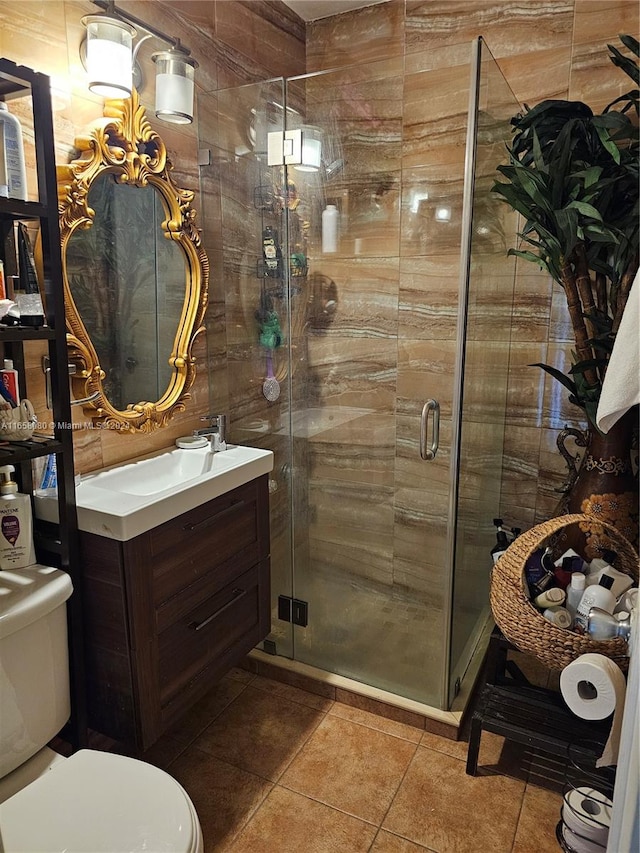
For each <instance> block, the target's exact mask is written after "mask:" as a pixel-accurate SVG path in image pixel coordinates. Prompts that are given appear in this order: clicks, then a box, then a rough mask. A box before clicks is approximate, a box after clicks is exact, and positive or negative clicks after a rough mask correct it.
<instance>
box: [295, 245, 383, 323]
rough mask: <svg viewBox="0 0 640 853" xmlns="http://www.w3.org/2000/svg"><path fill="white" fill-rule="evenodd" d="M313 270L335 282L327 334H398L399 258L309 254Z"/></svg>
mask: <svg viewBox="0 0 640 853" xmlns="http://www.w3.org/2000/svg"><path fill="white" fill-rule="evenodd" d="M311 263H312V266H313V269H314V273H316V274H320V275H323V276H328V277H329V278H330V279H332V280H333V281H334V282H335V285H336V300H337V307H336V310H335V313H334V314H333V315H332V318H331V324H330V325H329V326H328V328H326V329H324V328H323V329H321V331H320V334H322V335H323V336H326V337H329V338H331V337H334V336H337V337H340V338H345V337H346V338H348V337H354V338H394V339H395V337H396V336H397V334H398V277H399V273H398V258H397V257H395V258H376V259H375V260H373V259H369V258H367V259H364V258H362V259H360V258H350V259H336V258H334V256H332V255H325V256H323V257H321V258H318V260H314V259H313V258H311Z"/></svg>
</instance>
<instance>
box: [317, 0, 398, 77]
mask: <svg viewBox="0 0 640 853" xmlns="http://www.w3.org/2000/svg"><path fill="white" fill-rule="evenodd" d="M403 27H404V2H403V0H389V2H387V3H382V4H380V5H379V6H378V7H377V8H376V7H375V6H369V7H365V8H364V9H357V10H355V11H352V12H346V13H343V14H341V15H334V16H333V17H330V18H322V19H320V20H318V21H312V22H310V23H308V24H307V71H308V72H312V71H321V70H323V69H326V68H340V67H342V66H344V65H354V64H359V63H364V62H371V61H374V60H376V59H380V58H381V57H383V56H401V55H402V53H403V49H404V45H403Z"/></svg>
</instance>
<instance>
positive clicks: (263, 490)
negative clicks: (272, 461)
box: [149, 477, 269, 605]
mask: <svg viewBox="0 0 640 853" xmlns="http://www.w3.org/2000/svg"><path fill="white" fill-rule="evenodd" d="M266 501H268V492H267V483H266V477H261V478H259V479H257V480H253V481H252V482H250V483H247V484H246V485H244V486H241V487H240V488H238V489H234V490H233V492H230V493H228V494H225V495H222V496H221V497H219V498H216V499H215V500H212V501H209V502H208V503H206V504H203V505H202V506H199V507H196V508H195V509H193V510H191V511H190V512H186V513H184V514H182V515H179V516H177V517H176V518H174V519H173V520H172V521H169V522H167V523H166V524H163V525H162V527H159V528H156V529H155V530H153V531H151V533H150V534H149V549H150V556H151V560H152V566H153V570H152V571H153V595H154V602H155V604H156V605H159V604H162V602H165V601H167V600H168V599H170V598H172V597H173V596H176V595H178V594H180V593H182V592H183V590H185V589H187V588H188V587H189V586H191V585H192V584H196V586H197V585H198V584H204V585H207V583H213V584H214V586H215V587H216V588H221V587H223V586H224V585H225V584H227V583H229V582H230V581H232V580H233V578H234V577H235V576H236V575H238V574H239V573H241V572H243V571H244V570H246V569H247V568H249V567H250V566H253V565H255V564H256V563H257V562H258V561H259V560H261V559H264V558H265V557H266V556H268V551H269V531H268V528H265V522H264V518H265V516H266V513H265V512H264V507H265V506H266ZM212 572H215V577H214V578H213V579H211V578H210V577H209V578H208V577H207V576H208V575H210V573H212Z"/></svg>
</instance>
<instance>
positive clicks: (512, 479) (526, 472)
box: [501, 425, 541, 524]
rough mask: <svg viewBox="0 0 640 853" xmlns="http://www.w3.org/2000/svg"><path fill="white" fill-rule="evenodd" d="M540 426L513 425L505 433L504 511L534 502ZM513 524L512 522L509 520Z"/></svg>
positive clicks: (503, 461)
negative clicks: (513, 506)
mask: <svg viewBox="0 0 640 853" xmlns="http://www.w3.org/2000/svg"><path fill="white" fill-rule="evenodd" d="M540 438H541V430H540V429H539V427H537V426H513V425H510V426H509V428H508V429H507V430H506V432H505V436H504V456H503V460H502V495H501V500H502V506H503V509H501V513H502V512H503V513H506V514H507V515H508V514H509V509H508V508H509V507H510V506H512V505H515V506H520V507H524V506H531V507H533V506H535V500H536V490H537V478H538V463H539V457H540ZM507 523H508V524H511V522H510V521H509V522H507Z"/></svg>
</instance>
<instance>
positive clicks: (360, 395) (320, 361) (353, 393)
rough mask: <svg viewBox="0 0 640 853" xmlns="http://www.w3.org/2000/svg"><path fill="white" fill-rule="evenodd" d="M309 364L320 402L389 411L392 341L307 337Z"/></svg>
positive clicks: (392, 379)
mask: <svg viewBox="0 0 640 853" xmlns="http://www.w3.org/2000/svg"><path fill="white" fill-rule="evenodd" d="M309 365H310V368H311V370H312V371H313V373H314V374H315V381H316V383H317V387H318V389H319V391H320V400H321V401H322V404H323V405H328V406H354V407H356V408H364V409H370V410H371V411H375V412H391V411H393V408H394V403H395V384H396V345H395V341H391V340H386V339H384V338H374V339H371V340H362V339H358V338H337V337H335V338H330V339H329V338H318V337H316V338H312V339H310V340H309Z"/></svg>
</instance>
